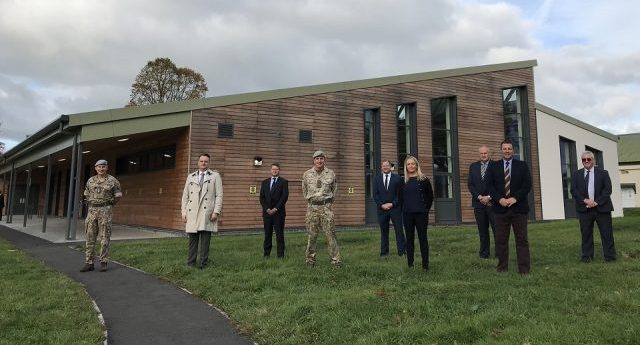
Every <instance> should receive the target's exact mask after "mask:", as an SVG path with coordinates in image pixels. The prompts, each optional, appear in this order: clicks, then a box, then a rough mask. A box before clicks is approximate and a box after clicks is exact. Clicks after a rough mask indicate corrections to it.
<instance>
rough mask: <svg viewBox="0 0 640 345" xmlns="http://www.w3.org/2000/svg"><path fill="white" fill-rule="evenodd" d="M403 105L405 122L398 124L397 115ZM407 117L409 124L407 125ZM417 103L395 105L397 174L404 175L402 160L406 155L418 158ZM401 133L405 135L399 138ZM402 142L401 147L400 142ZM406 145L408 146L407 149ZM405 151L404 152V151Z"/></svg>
mask: <svg viewBox="0 0 640 345" xmlns="http://www.w3.org/2000/svg"><path fill="white" fill-rule="evenodd" d="M402 107H404V114H405V123H404V124H400V123H399V120H398V117H399V116H400V113H401V108H402ZM407 119H408V122H409V125H407ZM417 121H418V103H417V102H409V103H400V104H397V105H396V112H395V122H396V154H397V159H398V169H396V170H397V172H398V175H400V176H401V177H404V160H405V159H406V157H407V156H408V155H411V156H414V157H416V159H417V158H418V126H417ZM407 134H409V141H408V142H406V135H407ZM401 135H402V136H405V138H403V139H402V140H401ZM403 143H404V146H405V147H403V148H401V147H400V146H401V144H403ZM407 146H408V147H409V148H408V149H407ZM405 151H406V152H405Z"/></svg>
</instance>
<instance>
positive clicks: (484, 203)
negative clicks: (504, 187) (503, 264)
mask: <svg viewBox="0 0 640 345" xmlns="http://www.w3.org/2000/svg"><path fill="white" fill-rule="evenodd" d="M478 153H479V154H480V160H479V161H477V162H474V163H471V165H470V166H469V178H468V180H467V186H468V187H469V193H471V206H472V207H473V213H474V215H475V217H476V223H477V224H478V235H479V236H480V252H479V254H480V257H481V258H483V259H488V258H489V252H490V247H491V245H490V236H489V225H491V232H492V233H493V240H494V245H495V238H496V226H495V222H494V219H493V208H492V207H491V204H492V202H491V197H490V196H489V188H488V187H487V181H488V180H489V178H488V176H487V172H488V170H489V169H488V168H489V163H490V160H489V156H490V153H489V148H488V147H487V145H482V146H480V148H479V149H478Z"/></svg>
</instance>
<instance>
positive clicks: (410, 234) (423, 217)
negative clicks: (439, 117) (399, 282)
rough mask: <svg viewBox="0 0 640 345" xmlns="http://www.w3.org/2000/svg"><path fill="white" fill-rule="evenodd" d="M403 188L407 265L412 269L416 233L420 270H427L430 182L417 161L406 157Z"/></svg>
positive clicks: (431, 200)
mask: <svg viewBox="0 0 640 345" xmlns="http://www.w3.org/2000/svg"><path fill="white" fill-rule="evenodd" d="M404 171H405V174H404V186H403V188H402V219H403V223H404V231H405V235H406V238H407V264H408V265H409V268H413V252H414V248H415V244H414V239H415V233H416V232H417V233H418V242H419V243H420V254H421V255H422V270H423V271H425V272H426V271H428V270H429V241H428V239H427V226H428V225H429V209H431V205H432V204H433V189H432V188H431V182H430V181H429V179H428V178H427V176H426V175H424V174H423V173H422V170H420V164H419V163H418V160H417V159H416V158H415V157H413V156H408V157H407V158H406V159H405V161H404Z"/></svg>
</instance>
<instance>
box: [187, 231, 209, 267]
mask: <svg viewBox="0 0 640 345" xmlns="http://www.w3.org/2000/svg"><path fill="white" fill-rule="evenodd" d="M210 243H211V231H198V232H196V233H189V256H188V257H187V265H191V266H195V265H196V261H197V258H198V257H200V262H199V263H198V266H200V267H203V266H206V265H207V264H208V263H209V246H210Z"/></svg>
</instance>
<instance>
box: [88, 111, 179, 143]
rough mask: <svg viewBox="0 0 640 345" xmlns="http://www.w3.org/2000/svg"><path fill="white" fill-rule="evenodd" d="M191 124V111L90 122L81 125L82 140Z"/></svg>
mask: <svg viewBox="0 0 640 345" xmlns="http://www.w3.org/2000/svg"><path fill="white" fill-rule="evenodd" d="M190 124H191V112H180V113H170V114H162V115H157V116H146V117H139V118H128V119H121V120H113V121H108V122H97V123H88V124H85V125H83V126H82V127H81V132H80V142H87V141H92V140H98V139H105V138H115V137H120V136H125V135H132V134H136V133H145V132H153V131H159V130H163V129H170V128H177V127H188V126H189V125H190Z"/></svg>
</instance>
